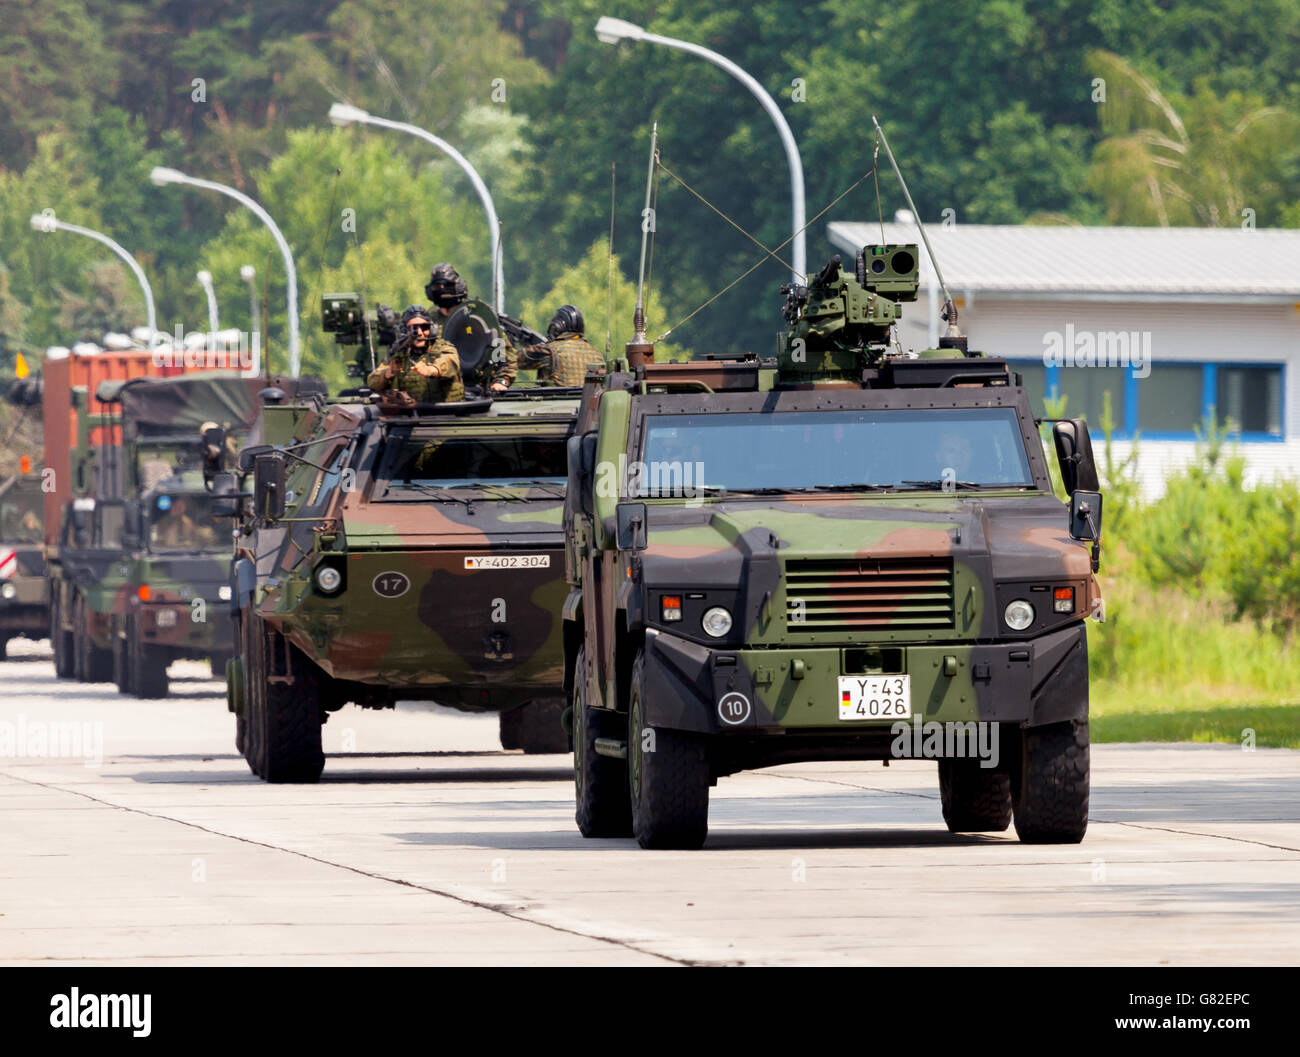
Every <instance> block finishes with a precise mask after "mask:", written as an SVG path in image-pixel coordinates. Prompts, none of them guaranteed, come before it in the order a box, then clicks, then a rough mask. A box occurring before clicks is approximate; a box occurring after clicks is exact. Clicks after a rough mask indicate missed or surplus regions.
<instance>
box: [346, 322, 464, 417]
mask: <svg viewBox="0 0 1300 1057" xmlns="http://www.w3.org/2000/svg"><path fill="white" fill-rule="evenodd" d="M395 348H396V351H395V353H394V355H393V356H392V357H391V358H390V359H389V361H388V363H391V364H394V365H396V367H397V371H396V373H394V375H393V376H392V377H391V378H390V377H388V376H387V375H386V374H385V373H384V368H383V367H378V368H376V369H375V370H373V371H371V372H370V374H369V376H368V377H367V378H366V385H368V386H369V387H370V389H371V390H372V391H373V392H376V393H383V392H387V391H389V390H390V389H396V390H400V391H401V392H403V393H406V394H407V395H408V396H410V397H411V398H412V399H413V400H415V401H416V403H421V404H441V403H446V402H449V401H454V400H464V399H465V383H464V382H463V381H462V380H461V374H460V354H459V353H457V351H456V346H455V345H453V344H451V342H449V341H444V340H443V339H442V338H434V339H433V341H432V342H430V344H429V348H428V350H427V351H425V352H424V354H423V355H421V356H420V357H419V358H418V359H417V360H412V359H411V358H410V357H409V356H408V355H407V351H408V350H409V348H410V346H409V345H406V346H403V347H395ZM417 362H419V363H427V364H431V365H432V366H434V367H436V368H437V369H438V374H437V375H436V376H433V377H429V378H426V377H425V376H424V375H422V374H420V373H419V372H418V371H416V370H415V364H416V363H417ZM385 366H387V364H385Z"/></svg>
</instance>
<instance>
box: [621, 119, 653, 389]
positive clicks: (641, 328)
mask: <svg viewBox="0 0 1300 1057" xmlns="http://www.w3.org/2000/svg"><path fill="white" fill-rule="evenodd" d="M658 145H659V122H657V121H656V122H655V123H654V124H653V125H651V126H650V164H649V167H648V168H647V170H646V177H645V208H644V209H642V210H641V268H640V271H639V272H638V274H637V280H636V311H635V312H633V313H632V330H633V334H632V340H631V341H629V342H628V343H627V345H626V346H625V348H626V350H627V362H628V366H630V367H632V368H634V369H635V368H636V367H639V366H641V365H642V364H644V363H654V359H655V347H654V343H653V342H651V341H650V340H649V339H648V338H647V337H646V333H645V255H646V247H647V245H648V244H649V241H650V235H651V233H652V232H653V231H654V229H655V215H654V210H653V209H652V208H651V206H650V199H651V195H652V194H653V192H654V179H655V157H656V155H657V153H658Z"/></svg>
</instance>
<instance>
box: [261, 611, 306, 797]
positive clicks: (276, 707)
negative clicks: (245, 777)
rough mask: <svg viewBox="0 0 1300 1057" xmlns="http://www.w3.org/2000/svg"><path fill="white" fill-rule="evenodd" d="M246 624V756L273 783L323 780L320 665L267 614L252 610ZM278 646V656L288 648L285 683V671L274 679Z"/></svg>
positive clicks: (262, 775) (283, 653)
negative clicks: (291, 643) (271, 623)
mask: <svg viewBox="0 0 1300 1057" xmlns="http://www.w3.org/2000/svg"><path fill="white" fill-rule="evenodd" d="M245 625H246V627H247V641H248V646H249V650H248V652H247V653H246V654H245V661H244V667H245V670H246V676H245V678H246V682H245V691H246V693H247V695H248V696H247V697H245V699H244V708H245V709H246V710H247V713H248V716H247V719H246V723H245V730H244V757H245V758H246V759H247V760H248V765H249V767H251V768H252V770H253V773H254V774H256V775H258V776H259V777H261V778H264V779H265V780H266V781H268V782H277V783H279V782H296V783H303V782H315V781H318V780H319V779H320V775H321V771H323V770H324V769H325V753H324V751H323V750H322V748H321V724H322V723H323V722H324V718H323V713H322V711H321V702H320V678H319V674H318V670H317V668H316V666H315V665H314V664H312V663H311V661H310V660H308V659H307V658H306V657H304V656H303V655H302V653H300V652H299V651H298V650H296V649H294V648H293V647H292V646H289V645H288V644H287V643H285V642H284V641H283V639H282V638H281V636H280V635H279V633H278V632H276V631H274V630H272V629H271V628H269V627H268V626H267V624H266V622H265V621H264V620H262V619H261V617H259V616H257V615H256V614H253V613H250V614H248V616H247V617H245ZM272 648H274V649H275V650H276V651H277V654H276V655H277V657H284V656H285V654H286V653H287V655H288V657H289V667H290V674H291V675H292V678H293V682H284V681H283V676H282V675H280V674H277V675H276V681H275V682H272V681H271V665H270V664H268V659H269V658H270V656H271V654H270V650H271V649H272ZM282 651H283V652H282ZM282 665H283V661H281V664H280V665H277V667H279V666H282Z"/></svg>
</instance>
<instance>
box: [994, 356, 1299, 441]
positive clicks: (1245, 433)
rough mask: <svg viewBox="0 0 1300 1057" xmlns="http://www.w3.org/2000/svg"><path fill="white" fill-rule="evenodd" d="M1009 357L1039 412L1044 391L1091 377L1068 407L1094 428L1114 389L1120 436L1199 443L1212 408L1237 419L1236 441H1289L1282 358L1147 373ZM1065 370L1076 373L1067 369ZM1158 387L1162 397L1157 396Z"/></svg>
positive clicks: (1052, 392)
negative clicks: (1199, 430) (1200, 429)
mask: <svg viewBox="0 0 1300 1057" xmlns="http://www.w3.org/2000/svg"><path fill="white" fill-rule="evenodd" d="M1008 363H1009V364H1010V366H1011V369H1012V370H1013V371H1019V372H1021V373H1022V374H1023V375H1024V383H1025V388H1026V389H1027V390H1028V391H1029V394H1030V402H1031V404H1033V405H1034V411H1035V412H1036V413H1038V414H1043V413H1044V408H1043V405H1042V403H1041V396H1046V397H1051V398H1055V397H1057V396H1059V395H1060V394H1061V392H1062V387H1063V384H1064V383H1065V382H1066V381H1067V380H1068V381H1070V382H1071V383H1076V380H1080V381H1082V380H1084V379H1086V384H1077V383H1076V384H1071V386H1070V388H1071V389H1072V390H1073V391H1072V392H1070V393H1069V395H1070V397H1071V399H1070V401H1069V402H1067V404H1066V413H1067V414H1069V415H1071V416H1075V415H1080V414H1081V415H1082V416H1083V417H1085V418H1087V419H1088V422H1089V424H1090V425H1091V426H1092V427H1093V429H1094V430H1095V429H1097V428H1098V426H1097V420H1098V417H1099V415H1100V409H1101V406H1102V404H1101V401H1102V396H1101V394H1102V392H1103V391H1105V390H1110V392H1111V408H1112V413H1113V414H1114V415H1115V419H1116V427H1117V428H1116V430H1115V433H1114V436H1115V439H1116V440H1131V439H1132V438H1133V437H1134V436H1135V435H1136V434H1138V433H1139V432H1140V433H1141V435H1142V436H1143V437H1145V438H1148V439H1150V440H1187V441H1194V440H1196V430H1195V428H1191V427H1195V426H1199V425H1200V423H1202V422H1204V421H1205V419H1206V417H1208V416H1209V415H1211V414H1214V415H1215V416H1216V417H1217V419H1218V421H1219V423H1220V424H1225V420H1226V419H1232V421H1233V423H1234V424H1235V425H1236V427H1237V428H1236V429H1235V430H1234V431H1233V432H1232V433H1230V434H1229V437H1230V438H1231V439H1232V440H1234V441H1241V442H1243V443H1280V442H1281V441H1283V440H1285V439H1286V370H1287V368H1286V365H1285V364H1283V363H1277V362H1272V363H1270V362H1265V361H1251V362H1223V361H1218V362H1214V363H1207V362H1197V361H1191V362H1189V361H1175V362H1166V363H1163V364H1155V365H1152V368H1151V372H1150V374H1148V376H1147V377H1146V378H1139V377H1137V376H1136V375H1135V374H1134V372H1133V371H1132V370H1130V369H1127V368H1119V367H1116V368H1107V367H1088V368H1081V367H1061V366H1058V365H1055V364H1053V365H1046V366H1045V365H1044V364H1043V362H1042V361H1041V360H1009V361H1008ZM1066 371H1070V372H1075V373H1074V375H1073V376H1072V375H1067V374H1063V372H1066ZM1108 372H1109V373H1108ZM1193 372H1195V373H1193ZM1198 376H1199V377H1198ZM1109 383H1115V384H1114V385H1113V386H1112V385H1111V384H1109ZM1157 386H1159V387H1160V388H1159V389H1157ZM1157 393H1158V394H1159V400H1160V401H1162V402H1159V403H1158V402H1157V401H1156V399H1155V398H1156V395H1157ZM1144 396H1145V397H1146V400H1145V407H1144V406H1143V405H1144V400H1143V398H1144ZM1080 404H1082V405H1083V406H1082V407H1080V406H1079V405H1080ZM1183 423H1186V424H1187V425H1186V426H1183Z"/></svg>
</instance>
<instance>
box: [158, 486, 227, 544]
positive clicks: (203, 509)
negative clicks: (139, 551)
mask: <svg viewBox="0 0 1300 1057" xmlns="http://www.w3.org/2000/svg"><path fill="white" fill-rule="evenodd" d="M147 517H148V519H149V548H150V549H151V550H187V551H192V550H210V549H212V548H214V547H217V546H220V545H221V543H222V539H221V536H220V535H219V534H218V523H217V520H216V519H215V518H214V517H213V516H212V497H211V496H208V495H206V494H205V495H194V494H187V495H166V494H163V495H156V496H154V497H153V499H151V500H150V501H149V506H148V514H147Z"/></svg>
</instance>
